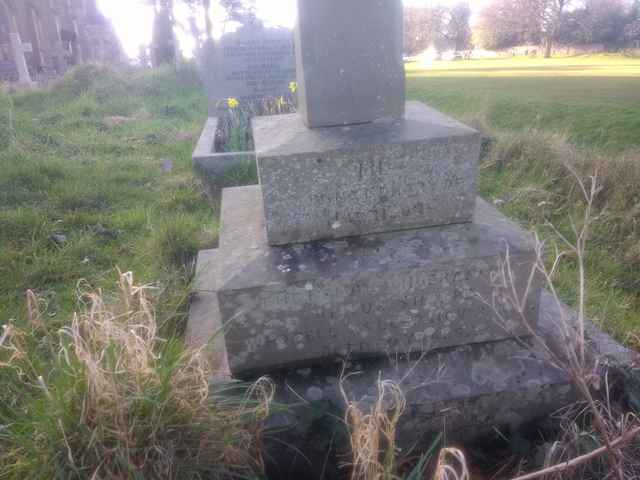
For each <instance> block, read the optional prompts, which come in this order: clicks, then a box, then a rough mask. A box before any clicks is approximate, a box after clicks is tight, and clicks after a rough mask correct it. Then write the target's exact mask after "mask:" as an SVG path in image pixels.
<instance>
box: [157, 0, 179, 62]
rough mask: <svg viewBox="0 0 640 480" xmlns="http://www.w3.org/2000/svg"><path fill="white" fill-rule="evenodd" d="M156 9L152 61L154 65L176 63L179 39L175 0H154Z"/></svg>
mask: <svg viewBox="0 0 640 480" xmlns="http://www.w3.org/2000/svg"><path fill="white" fill-rule="evenodd" d="M152 3H153V5H154V8H155V10H156V14H155V18H154V21H153V39H152V42H151V62H152V64H153V66H154V67H159V66H160V65H162V64H165V63H174V62H175V60H176V57H177V40H176V35H175V31H174V26H175V18H174V16H173V0H160V1H159V2H156V0H153V2H152Z"/></svg>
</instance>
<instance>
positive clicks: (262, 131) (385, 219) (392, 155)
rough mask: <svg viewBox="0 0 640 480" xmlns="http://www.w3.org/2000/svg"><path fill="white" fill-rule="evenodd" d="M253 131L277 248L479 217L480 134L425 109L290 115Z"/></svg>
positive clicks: (259, 123) (262, 122) (257, 123)
mask: <svg viewBox="0 0 640 480" xmlns="http://www.w3.org/2000/svg"><path fill="white" fill-rule="evenodd" d="M252 125H253V136H254V143H255V148H256V156H257V161H258V175H259V177H260V185H261V186H262V194H263V196H264V205H265V212H264V213H265V216H266V228H267V239H268V242H269V244H271V245H283V244H289V243H296V242H306V241H311V240H318V239H330V238H342V237H348V236H355V235H364V234H368V233H375V232H387V231H391V230H401V229H408V228H418V227H425V226H431V225H446V224H452V223H464V222H468V221H470V220H471V217H472V216H473V211H474V202H475V198H476V177H477V168H478V158H479V156H480V143H481V139H480V134H479V133H478V132H476V131H475V130H473V129H471V128H469V127H467V126H465V125H463V124H461V123H460V122H457V121H456V120H453V119H451V118H449V117H447V116H446V115H443V114H441V113H439V112H437V111H436V110H433V109H431V108H429V107H427V106H426V105H424V104H422V103H419V102H409V103H407V109H406V118H403V119H400V120H396V121H393V122H386V121H380V122H373V123H368V124H362V125H350V126H346V127H327V128H315V129H308V128H307V127H306V126H305V125H304V123H303V122H302V119H301V117H300V115H297V114H292V115H278V116H271V117H260V118H254V119H253V120H252Z"/></svg>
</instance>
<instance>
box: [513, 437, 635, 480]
mask: <svg viewBox="0 0 640 480" xmlns="http://www.w3.org/2000/svg"><path fill="white" fill-rule="evenodd" d="M639 434H640V427H636V428H634V429H633V430H628V431H626V432H625V433H623V434H622V435H620V436H619V437H618V438H616V439H615V440H612V441H611V442H610V445H609V447H607V446H606V445H605V446H604V447H600V448H597V449H596V450H593V451H591V452H589V453H585V454H584V455H581V456H579V457H576V458H573V459H571V460H568V461H566V462H563V463H559V464H557V465H554V466H552V467H548V468H544V469H542V470H538V471H537V472H532V473H528V474H527V475H522V476H519V477H516V478H513V479H511V480H532V479H534V478H540V477H544V476H546V475H552V474H554V473H560V472H563V471H565V470H570V469H572V468H576V467H577V466H579V465H582V464H584V463H587V462H589V461H591V460H593V459H595V458H597V457H599V456H601V455H604V454H606V453H607V451H608V449H609V448H620V447H622V446H624V445H626V444H627V443H629V442H631V441H632V440H633V439H634V438H635V437H636V436H637V435H639Z"/></svg>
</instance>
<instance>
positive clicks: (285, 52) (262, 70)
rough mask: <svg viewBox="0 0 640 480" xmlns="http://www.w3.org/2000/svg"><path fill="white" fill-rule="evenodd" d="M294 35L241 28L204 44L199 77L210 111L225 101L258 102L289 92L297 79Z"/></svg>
mask: <svg viewBox="0 0 640 480" xmlns="http://www.w3.org/2000/svg"><path fill="white" fill-rule="evenodd" d="M294 50H295V46H294V38H293V32H292V31H291V30H289V29H285V28H267V27H265V26H263V25H262V24H260V23H259V22H256V23H250V24H246V25H243V26H242V27H240V28H239V29H238V30H236V31H235V32H231V33H227V34H225V35H223V36H222V37H221V38H220V40H218V41H216V42H207V43H206V44H205V46H204V47H203V49H202V52H201V74H202V78H203V82H204V84H205V88H206V90H207V93H208V95H209V101H210V109H211V107H214V108H215V107H216V105H217V104H219V103H220V102H224V100H226V99H228V98H236V99H239V100H241V101H245V102H258V103H259V102H261V101H262V100H264V99H266V98H270V97H271V98H277V97H280V96H283V95H286V94H288V93H289V86H290V83H291V82H292V81H295V79H296V67H295V54H294Z"/></svg>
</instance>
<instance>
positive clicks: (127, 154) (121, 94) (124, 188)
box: [0, 65, 217, 326]
mask: <svg viewBox="0 0 640 480" xmlns="http://www.w3.org/2000/svg"><path fill="white" fill-rule="evenodd" d="M205 117H206V100H205V98H204V95H203V94H202V92H201V88H200V85H199V80H198V76H197V72H196V70H195V67H193V66H190V65H183V66H180V67H173V68H164V69H161V70H157V71H153V72H151V71H148V72H142V71H134V70H130V71H115V70H112V69H108V68H102V67H95V66H88V67H83V68H81V69H78V70H75V71H74V72H73V73H71V74H70V75H69V76H68V77H67V78H66V79H65V80H64V81H62V82H61V83H59V84H58V85H56V86H53V87H52V88H50V89H48V90H42V91H37V92H28V93H21V94H16V95H11V96H9V95H7V94H5V95H2V96H0V132H1V133H0V169H1V172H2V174H1V175H0V321H6V320H8V319H10V318H15V319H17V320H20V319H23V318H24V295H25V292H26V290H27V289H33V290H35V291H36V292H37V293H38V294H39V295H41V296H42V297H44V298H46V299H47V300H48V308H47V315H48V316H49V318H51V319H52V320H51V321H54V319H55V318H56V317H61V318H64V317H66V316H68V314H69V313H70V312H72V311H73V309H74V308H75V287H76V283H77V282H78V281H79V280H80V279H85V280H87V281H88V282H89V284H90V285H91V286H93V287H102V286H105V285H112V284H113V280H114V278H115V275H116V273H115V267H116V266H121V267H122V268H127V269H130V270H132V271H134V272H135V274H136V278H138V279H140V280H141V281H143V282H159V284H160V286H161V287H163V289H162V291H163V292H164V295H163V296H162V302H161V303H162V305H164V306H165V307H166V311H167V312H171V314H173V313H175V312H176V311H180V308H179V307H180V305H177V304H176V302H177V303H180V302H183V301H184V299H185V298H186V296H185V292H186V289H187V283H188V278H189V272H188V270H189V265H190V262H191V259H192V258H193V256H194V255H195V254H196V253H197V251H198V249H200V248H202V247H207V246H212V245H213V244H214V243H215V241H216V232H217V225H216V217H215V215H214V214H213V212H212V210H211V204H210V202H208V201H207V198H206V195H205V194H204V190H203V186H202V185H201V183H200V181H199V180H198V179H197V178H196V177H195V176H194V174H193V172H192V168H191V152H192V149H193V144H194V141H195V139H196V138H197V136H198V134H199V131H200V129H201V127H202V124H203V120H204V118H205ZM167 287H170V288H167ZM174 320H176V319H174ZM174 323H175V324H176V326H178V324H180V320H179V319H178V320H176V322H174Z"/></svg>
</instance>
